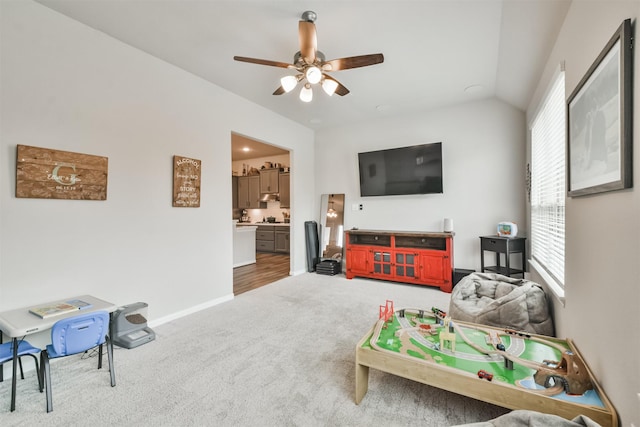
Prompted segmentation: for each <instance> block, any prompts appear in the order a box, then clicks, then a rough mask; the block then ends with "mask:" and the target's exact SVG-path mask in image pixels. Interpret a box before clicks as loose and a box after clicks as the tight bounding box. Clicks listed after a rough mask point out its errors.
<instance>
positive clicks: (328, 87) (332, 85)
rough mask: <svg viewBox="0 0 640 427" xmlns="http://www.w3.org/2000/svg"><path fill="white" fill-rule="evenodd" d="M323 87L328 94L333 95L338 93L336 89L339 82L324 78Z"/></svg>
mask: <svg viewBox="0 0 640 427" xmlns="http://www.w3.org/2000/svg"><path fill="white" fill-rule="evenodd" d="M322 89H323V90H324V91H325V92H326V93H327V95H329V96H331V95H333V94H334V93H336V89H338V82H336V81H335V80H331V79H326V78H325V79H324V80H322Z"/></svg>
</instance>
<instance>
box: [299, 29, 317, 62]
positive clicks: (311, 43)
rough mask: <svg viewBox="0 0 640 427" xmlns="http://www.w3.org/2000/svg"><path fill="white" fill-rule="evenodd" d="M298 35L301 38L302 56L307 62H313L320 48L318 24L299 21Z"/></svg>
mask: <svg viewBox="0 0 640 427" xmlns="http://www.w3.org/2000/svg"><path fill="white" fill-rule="evenodd" d="M298 35H299V39H300V56H301V57H302V59H304V61H305V62H306V63H307V64H312V63H313V62H315V60H316V51H317V50H318V38H317V36H316V25H315V24H314V23H313V22H309V21H300V22H298Z"/></svg>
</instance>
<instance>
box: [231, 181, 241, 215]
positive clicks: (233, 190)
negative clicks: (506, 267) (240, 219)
mask: <svg viewBox="0 0 640 427" xmlns="http://www.w3.org/2000/svg"><path fill="white" fill-rule="evenodd" d="M231 200H232V202H231V206H232V208H233V209H239V207H238V177H237V176H232V177H231Z"/></svg>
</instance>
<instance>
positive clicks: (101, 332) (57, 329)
mask: <svg viewBox="0 0 640 427" xmlns="http://www.w3.org/2000/svg"><path fill="white" fill-rule="evenodd" d="M108 332H109V313H107V312H106V311H94V312H91V313H85V314H80V315H78V316H73V317H68V318H65V319H62V320H58V321H57V322H56V323H55V324H54V325H53V328H52V329H51V344H49V345H48V346H47V348H46V349H45V350H42V352H41V353H40V364H41V369H42V378H43V379H44V383H45V388H46V391H47V412H51V411H52V410H53V399H52V397H51V372H50V368H49V359H55V358H58V357H65V356H71V355H73V354H78V353H82V352H85V351H87V350H90V349H92V348H94V347H99V349H98V369H100V368H102V345H103V344H104V343H105V342H106V343H107V357H108V359H109V372H110V374H111V387H114V386H115V385H116V379H115V373H114V369H113V347H112V346H111V345H110V342H109V341H108V340H109V336H108Z"/></svg>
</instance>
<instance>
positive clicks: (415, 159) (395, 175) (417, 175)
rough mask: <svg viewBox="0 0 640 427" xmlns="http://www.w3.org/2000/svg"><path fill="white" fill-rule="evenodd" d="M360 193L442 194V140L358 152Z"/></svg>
mask: <svg viewBox="0 0 640 427" xmlns="http://www.w3.org/2000/svg"><path fill="white" fill-rule="evenodd" d="M358 163H359V169H360V196H362V197H366V196H394V195H402V194H432V193H442V143H441V142H435V143H431V144H422V145H414V146H411V147H401V148H392V149H388V150H379V151H369V152H366V153H358Z"/></svg>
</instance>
